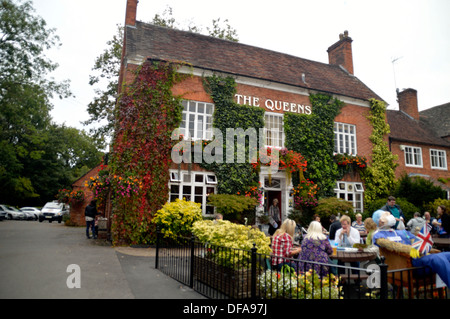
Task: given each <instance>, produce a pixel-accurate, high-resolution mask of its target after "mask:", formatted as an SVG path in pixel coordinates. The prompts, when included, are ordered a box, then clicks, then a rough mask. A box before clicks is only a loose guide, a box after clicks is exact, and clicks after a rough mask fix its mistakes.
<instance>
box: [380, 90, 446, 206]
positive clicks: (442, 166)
mask: <svg viewBox="0 0 450 319" xmlns="http://www.w3.org/2000/svg"><path fill="white" fill-rule="evenodd" d="M397 96H398V103H399V110H398V111H396V110H388V111H387V112H386V115H387V120H388V123H389V126H390V129H391V132H390V134H389V145H390V150H391V152H392V153H393V154H397V155H398V159H399V160H398V164H399V166H398V167H397V169H396V177H397V178H399V177H400V176H401V175H402V174H405V173H406V174H408V175H409V176H411V177H412V176H421V177H424V178H426V179H429V180H431V181H432V182H433V183H434V184H435V185H437V186H440V187H441V188H443V189H444V190H446V191H447V198H449V194H450V186H449V185H450V184H449V183H448V181H450V171H449V167H448V158H449V156H450V124H449V120H450V103H447V104H444V105H440V106H436V107H433V108H430V109H427V110H425V111H422V112H419V110H418V103H417V91H416V90H414V89H411V88H409V89H405V90H403V91H401V92H398V94H397ZM445 181H447V182H446V183H445Z"/></svg>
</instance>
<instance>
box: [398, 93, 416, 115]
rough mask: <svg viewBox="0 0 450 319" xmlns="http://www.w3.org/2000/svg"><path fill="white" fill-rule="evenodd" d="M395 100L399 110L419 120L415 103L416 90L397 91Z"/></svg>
mask: <svg viewBox="0 0 450 319" xmlns="http://www.w3.org/2000/svg"><path fill="white" fill-rule="evenodd" d="M397 101H398V106H399V108H400V111H403V112H405V113H406V114H408V115H409V116H411V117H412V118H414V119H415V120H417V121H418V120H419V108H418V104H417V91H416V90H414V89H404V90H403V91H401V92H397Z"/></svg>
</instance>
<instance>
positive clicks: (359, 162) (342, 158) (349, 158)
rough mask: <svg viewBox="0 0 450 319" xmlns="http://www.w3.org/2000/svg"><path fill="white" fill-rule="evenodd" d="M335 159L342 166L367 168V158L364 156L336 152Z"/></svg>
mask: <svg viewBox="0 0 450 319" xmlns="http://www.w3.org/2000/svg"><path fill="white" fill-rule="evenodd" d="M334 160H335V162H336V164H337V165H338V166H341V167H346V166H347V167H350V166H352V167H354V168H366V167H367V159H366V158H365V157H364V156H358V155H356V156H353V155H349V154H336V155H334Z"/></svg>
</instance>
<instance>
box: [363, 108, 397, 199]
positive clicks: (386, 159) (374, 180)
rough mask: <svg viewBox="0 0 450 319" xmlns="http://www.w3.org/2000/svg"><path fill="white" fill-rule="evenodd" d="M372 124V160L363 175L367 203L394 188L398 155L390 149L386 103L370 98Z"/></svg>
mask: <svg viewBox="0 0 450 319" xmlns="http://www.w3.org/2000/svg"><path fill="white" fill-rule="evenodd" d="M368 118H369V121H370V124H371V125H372V127H373V130H372V134H371V135H370V138H369V139H370V141H371V142H372V145H373V147H372V154H371V157H372V161H371V164H370V165H369V166H368V167H367V169H366V170H365V171H363V172H362V174H361V177H362V179H363V181H364V184H365V187H366V189H365V193H364V197H365V199H366V203H369V202H370V201H372V200H375V199H377V198H380V197H387V196H389V194H390V193H391V191H392V190H393V188H394V181H395V168H396V167H397V166H398V163H396V161H397V159H398V156H396V155H393V154H392V153H391V152H390V151H389V147H388V144H387V141H386V139H385V137H386V135H387V134H389V132H390V130H389V125H388V124H387V122H386V104H385V103H383V102H381V101H378V100H375V99H371V100H370V115H369V117H368Z"/></svg>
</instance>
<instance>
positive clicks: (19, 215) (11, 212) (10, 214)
mask: <svg viewBox="0 0 450 319" xmlns="http://www.w3.org/2000/svg"><path fill="white" fill-rule="evenodd" d="M0 207H1V209H2V211H4V212H6V218H7V219H25V218H26V215H25V214H24V213H23V212H21V211H20V210H18V209H17V208H15V207H12V206H8V205H0Z"/></svg>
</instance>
